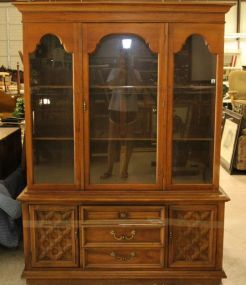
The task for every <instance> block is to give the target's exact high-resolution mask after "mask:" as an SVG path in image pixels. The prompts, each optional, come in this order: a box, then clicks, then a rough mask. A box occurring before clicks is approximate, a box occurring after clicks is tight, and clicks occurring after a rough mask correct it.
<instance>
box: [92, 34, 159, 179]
mask: <svg viewBox="0 0 246 285" xmlns="http://www.w3.org/2000/svg"><path fill="white" fill-rule="evenodd" d="M156 104H157V56H156V55H155V54H153V53H151V51H150V50H149V48H148V46H147V45H146V43H145V42H144V41H143V40H142V39H140V38H138V37H136V36H127V35H126V36H123V35H119V36H118V35H117V36H116V35H114V36H109V37H106V38H104V39H103V41H102V42H101V44H100V45H99V46H98V48H97V50H96V52H95V53H94V54H92V55H91V56H90V183H96V184H102V183H110V184H112V183H116V184H126V183H147V184H150V183H152V184H153V183H155V182H156V135H157V111H156V110H157V106H156Z"/></svg>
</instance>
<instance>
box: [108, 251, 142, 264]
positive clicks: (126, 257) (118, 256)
mask: <svg viewBox="0 0 246 285" xmlns="http://www.w3.org/2000/svg"><path fill="white" fill-rule="evenodd" d="M110 256H112V257H114V259H116V260H118V261H122V262H127V261H129V260H131V259H132V258H134V257H135V256H136V253H135V252H131V253H130V255H128V256H120V255H117V254H116V253H115V252H114V251H112V252H111V253H110Z"/></svg>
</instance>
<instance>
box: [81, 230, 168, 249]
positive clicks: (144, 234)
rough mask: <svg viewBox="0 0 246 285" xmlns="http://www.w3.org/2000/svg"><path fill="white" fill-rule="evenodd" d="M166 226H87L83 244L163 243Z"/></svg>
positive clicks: (159, 244)
mask: <svg viewBox="0 0 246 285" xmlns="http://www.w3.org/2000/svg"><path fill="white" fill-rule="evenodd" d="M163 231H164V228H163V227H160V226H136V225H134V226H85V227H84V228H83V246H89V245H95V244H100V243H102V245H105V244H107V245H109V246H110V244H112V243H117V244H119V243H120V244H129V243H134V244H135V243H136V244H137V243H139V244H146V243H150V244H152V245H157V246H161V245H163V237H164V233H163Z"/></svg>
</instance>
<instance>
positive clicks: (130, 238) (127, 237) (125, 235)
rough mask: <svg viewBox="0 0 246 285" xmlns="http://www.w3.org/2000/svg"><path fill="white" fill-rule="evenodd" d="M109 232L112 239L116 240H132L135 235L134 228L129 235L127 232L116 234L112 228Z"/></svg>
mask: <svg viewBox="0 0 246 285" xmlns="http://www.w3.org/2000/svg"><path fill="white" fill-rule="evenodd" d="M110 234H111V235H112V236H113V237H114V239H116V240H132V239H133V238H134V237H135V235H136V231H135V230H132V231H131V233H130V235H129V236H128V235H127V234H123V235H120V236H117V235H116V232H115V231H114V230H111V231H110Z"/></svg>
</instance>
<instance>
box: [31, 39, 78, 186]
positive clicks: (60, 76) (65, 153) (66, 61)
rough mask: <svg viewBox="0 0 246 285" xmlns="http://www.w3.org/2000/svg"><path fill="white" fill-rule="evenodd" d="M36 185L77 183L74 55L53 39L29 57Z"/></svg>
mask: <svg viewBox="0 0 246 285" xmlns="http://www.w3.org/2000/svg"><path fill="white" fill-rule="evenodd" d="M29 59H30V91H31V108H32V142H33V180H34V183H47V184H49V183H52V184H62V183H63V184H64V183H66V184H71V183H73V182H74V131H73V79H72V74H73V72H72V70H73V67H72V55H71V54H69V53H67V52H66V51H65V50H64V47H63V46H62V44H61V43H60V41H59V39H58V38H57V37H56V36H54V35H50V34H49V35H45V36H43V37H42V39H41V40H40V43H39V44H38V45H37V47H36V50H35V51H34V52H33V53H32V54H30V57H29Z"/></svg>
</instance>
